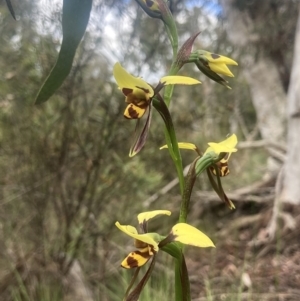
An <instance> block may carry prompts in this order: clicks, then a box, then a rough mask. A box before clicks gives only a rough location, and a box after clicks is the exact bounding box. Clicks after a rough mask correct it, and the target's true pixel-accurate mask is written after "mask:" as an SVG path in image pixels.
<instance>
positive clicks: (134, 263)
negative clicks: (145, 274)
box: [121, 247, 152, 269]
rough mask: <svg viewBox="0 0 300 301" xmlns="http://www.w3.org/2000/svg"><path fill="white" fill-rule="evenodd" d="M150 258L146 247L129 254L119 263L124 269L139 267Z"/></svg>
mask: <svg viewBox="0 0 300 301" xmlns="http://www.w3.org/2000/svg"><path fill="white" fill-rule="evenodd" d="M151 257H152V255H150V254H149V252H148V247H147V248H144V249H142V250H137V251H134V252H131V253H130V254H129V255H128V256H127V257H126V258H125V259H124V260H123V261H122V263H121V266H122V267H123V268H125V269H132V268H136V267H141V266H143V265H144V264H145V263H147V261H148V260H149V259H150V258H151Z"/></svg>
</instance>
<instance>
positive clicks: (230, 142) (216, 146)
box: [205, 134, 237, 154]
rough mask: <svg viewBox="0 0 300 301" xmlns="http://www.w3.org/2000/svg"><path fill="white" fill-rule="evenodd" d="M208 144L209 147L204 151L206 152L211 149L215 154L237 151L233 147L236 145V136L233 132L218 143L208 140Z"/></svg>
mask: <svg viewBox="0 0 300 301" xmlns="http://www.w3.org/2000/svg"><path fill="white" fill-rule="evenodd" d="M208 145H209V146H210V147H209V148H208V149H207V150H206V151H205V153H208V152H209V151H213V152H215V153H217V154H219V153H234V152H237V149H236V148H235V146H236V145H237V137H236V135H235V134H232V135H231V136H230V137H228V138H227V139H225V140H223V141H221V142H219V143H215V142H209V143H208Z"/></svg>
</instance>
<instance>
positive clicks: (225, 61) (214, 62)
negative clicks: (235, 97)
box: [195, 50, 238, 89]
mask: <svg viewBox="0 0 300 301" xmlns="http://www.w3.org/2000/svg"><path fill="white" fill-rule="evenodd" d="M195 54H196V57H197V60H196V61H195V64H196V66H197V67H198V69H199V70H200V71H201V72H203V73H204V74H205V75H206V76H208V77H209V78H210V79H212V80H214V81H215V82H217V83H219V84H221V85H223V86H225V87H227V88H228V89H231V88H230V87H229V86H228V82H227V81H226V80H225V79H224V78H222V77H221V76H220V75H219V74H222V75H226V76H229V77H234V75H233V73H232V72H231V71H230V70H229V68H228V67H227V65H234V66H237V65H238V63H237V62H236V61H234V60H232V59H230V58H229V57H226V56H223V55H220V54H216V53H211V52H209V51H206V50H197V51H196V52H195Z"/></svg>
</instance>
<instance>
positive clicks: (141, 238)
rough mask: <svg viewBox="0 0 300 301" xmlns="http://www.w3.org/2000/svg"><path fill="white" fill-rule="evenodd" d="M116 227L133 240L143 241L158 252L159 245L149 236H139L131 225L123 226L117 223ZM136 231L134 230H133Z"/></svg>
mask: <svg viewBox="0 0 300 301" xmlns="http://www.w3.org/2000/svg"><path fill="white" fill-rule="evenodd" d="M115 225H116V226H117V227H118V228H119V230H121V231H123V232H124V233H126V234H127V235H129V236H130V237H132V238H135V239H137V240H139V241H142V242H144V243H146V244H148V245H150V246H152V248H153V250H154V251H156V252H157V251H158V243H157V242H156V241H155V240H154V239H153V238H152V236H151V235H149V234H138V233H137V230H136V229H135V228H134V227H132V226H129V225H121V224H120V223H119V222H116V223H115ZM133 229H134V230H133Z"/></svg>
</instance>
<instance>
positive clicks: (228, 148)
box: [160, 134, 238, 209]
mask: <svg viewBox="0 0 300 301" xmlns="http://www.w3.org/2000/svg"><path fill="white" fill-rule="evenodd" d="M237 142H238V141H237V137H236V135H235V134H232V135H231V136H229V137H228V138H227V139H225V140H223V141H221V142H219V143H216V142H209V143H208V145H209V147H208V148H207V149H206V151H205V152H204V154H203V155H202V153H201V152H200V150H199V148H198V147H197V146H196V145H195V144H193V143H188V142H179V143H178V147H179V148H181V149H188V150H194V151H195V152H196V153H197V154H198V155H199V157H198V161H197V163H195V164H194V165H193V166H194V168H195V169H196V173H197V169H198V170H199V171H200V170H201V172H202V171H203V170H204V169H206V171H207V175H208V178H209V181H210V183H211V185H212V187H213V189H214V190H215V191H216V193H217V194H218V195H219V197H220V198H221V200H223V201H224V202H225V203H226V204H227V205H228V207H229V208H230V209H234V208H235V206H234V204H233V203H232V201H231V200H229V199H228V197H227V196H226V194H225V192H224V190H223V188H222V184H221V180H220V177H225V176H227V175H228V174H229V168H228V160H229V158H230V156H231V154H232V153H235V152H237V148H236V145H237ZM167 147H168V146H167V145H164V146H162V147H161V148H160V149H163V148H167ZM202 166H203V167H204V168H202ZM201 172H199V173H201ZM212 174H214V175H215V176H216V177H217V182H216V181H215V180H214V178H213V177H212Z"/></svg>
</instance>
